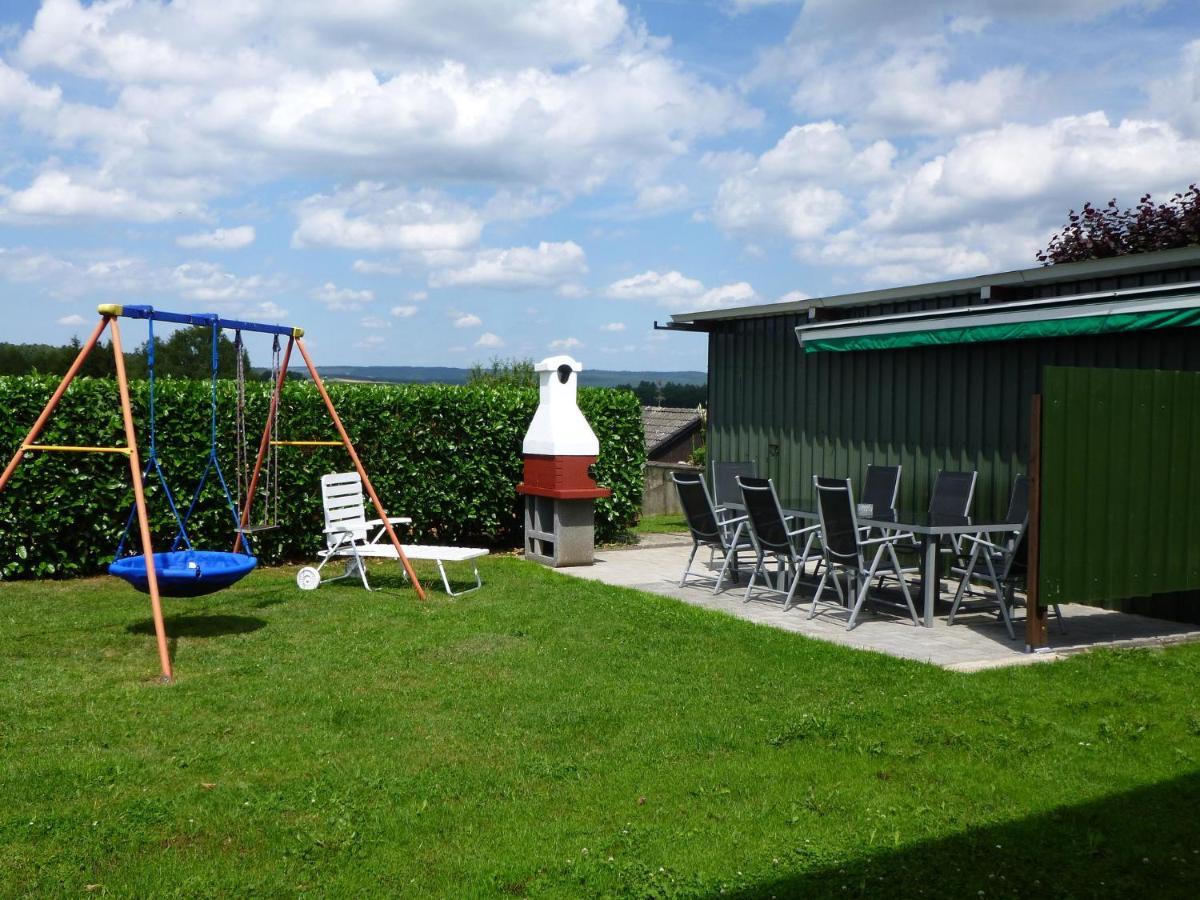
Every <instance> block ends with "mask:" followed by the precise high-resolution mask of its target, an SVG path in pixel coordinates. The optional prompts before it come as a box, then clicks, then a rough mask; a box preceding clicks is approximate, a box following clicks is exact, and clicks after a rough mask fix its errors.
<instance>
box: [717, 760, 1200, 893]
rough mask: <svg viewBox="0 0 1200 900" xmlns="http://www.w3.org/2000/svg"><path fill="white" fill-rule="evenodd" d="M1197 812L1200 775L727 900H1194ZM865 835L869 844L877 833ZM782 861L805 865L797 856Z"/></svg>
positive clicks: (1198, 862) (1199, 856)
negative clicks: (1145, 899) (1003, 899)
mask: <svg viewBox="0 0 1200 900" xmlns="http://www.w3.org/2000/svg"><path fill="white" fill-rule="evenodd" d="M1101 750H1102V748H1101V749H1100V750H1098V752H1101ZM1008 762H1010V763H1015V762H1017V761H1013V760H1009V761H1008ZM1018 764H1019V763H1018ZM1025 764H1026V765H1031V764H1036V763H1034V762H1032V761H1030V762H1027V763H1025ZM1197 809H1200V772H1197V773H1192V774H1189V775H1185V776H1183V777H1181V778H1176V779H1173V780H1171V781H1165V782H1163V783H1161V784H1156V785H1152V786H1150V787H1145V788H1139V789H1137V790H1133V791H1129V792H1126V793H1121V794H1114V795H1113V796H1111V797H1106V798H1105V799H1103V800H1098V801H1094V802H1091V803H1084V804H1080V805H1078V806H1064V807H1059V808H1057V809H1054V810H1051V811H1050V812H1047V813H1044V814H1041V815H1037V816H1031V817H1029V818H1027V819H1021V820H1019V821H1016V822H1010V823H1006V824H1003V825H996V826H991V827H986V828H973V829H969V830H967V831H964V832H963V833H961V834H957V835H954V836H953V837H949V838H943V839H941V840H934V841H926V842H922V843H918V844H914V845H911V846H909V847H904V848H902V849H898V850H894V851H885V852H879V853H875V854H872V855H869V856H867V855H865V856H864V857H863V858H861V859H857V860H847V861H846V862H845V863H841V864H834V865H826V866H823V867H820V868H816V869H814V870H812V871H809V872H805V873H803V874H798V875H794V876H791V877H786V878H782V879H779V880H777V881H769V882H764V883H762V884H760V885H757V886H755V887H752V888H747V889H743V890H741V891H740V892H738V891H735V892H733V893H732V894H730V893H726V894H725V896H727V897H728V896H734V897H742V898H751V897H755V898H757V897H835V896H836V897H867V896H870V897H995V896H1008V897H1017V896H1019V897H1035V896H1036V897H1063V898H1066V897H1138V896H1153V897H1188V898H1191V897H1195V896H1197V893H1196V886H1197V884H1200V816H1198V815H1197V813H1196V810H1197ZM863 827H864V839H865V837H866V833H867V832H868V831H870V830H873V829H874V827H875V826H874V825H867V824H864V826H863ZM780 856H781V857H785V856H786V857H788V859H787V861H788V862H789V863H791V864H793V865H796V866H803V865H805V863H806V860H805V858H804V855H803V853H802V852H798V851H796V850H793V851H792V852H791V853H790V854H788V853H781V854H780Z"/></svg>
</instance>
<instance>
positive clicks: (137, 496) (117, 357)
mask: <svg viewBox="0 0 1200 900" xmlns="http://www.w3.org/2000/svg"><path fill="white" fill-rule="evenodd" d="M110 325H111V326H112V347H113V360H114V364H115V366H116V373H117V388H118V390H119V392H120V395H121V416H122V418H123V420H124V424H125V447H124V448H120V449H121V452H123V453H124V454H125V455H126V456H128V457H129V472H130V475H131V477H132V480H133V497H134V501H135V503H136V505H137V511H138V525H139V527H140V528H141V536H142V548H143V551H144V552H145V555H146V579H147V581H148V582H149V588H150V608H151V611H152V613H153V616H154V632H155V636H156V637H157V639H158V660H159V663H160V665H161V666H162V674H163V680H164V681H166V682H170V681H171V679H172V674H171V654H170V653H169V652H168V647H167V629H166V625H165V624H164V623H163V615H162V602H161V600H160V599H159V595H158V575H157V573H156V572H155V570H154V551H153V548H152V547H151V545H150V522H149V519H148V517H147V515H146V496H145V494H144V493H143V492H142V464H141V461H140V460H139V459H138V452H137V434H136V433H135V432H134V429H133V406H132V404H131V403H130V401H129V381H128V379H127V378H126V377H125V354H124V353H123V352H122V350H121V330H120V328H119V326H118V325H117V319H116V316H115V315H112V314H109V313H107V312H106V313H104V314H102V315H101V317H100V321H99V323H98V324H97V325H96V327H95V329H94V330H93V331H92V334H91V336H90V337H89V338H88V339H87V342H86V343H84V345H83V346H82V347H81V348H80V349H79V354H78V355H77V356H76V357H75V361H74V362H73V363H71V367H70V368H69V369H67V373H66V374H65V375H64V376H63V377H62V381H60V382H59V383H58V387H57V388H55V390H54V393H53V394H52V395H51V396H50V399H49V400H48V401H46V405H45V407H43V408H42V414H41V415H40V416H38V418H37V421H36V422H34V424H33V427H32V428H31V429H29V434H28V435H27V436H26V438H25V440H24V441H22V442H21V446H20V447H18V448H17V452H16V453H14V454H13V456H12V459H10V460H9V461H8V465H7V466H5V468H4V472H3V473H0V491H3V490H4V488H5V487H6V486H7V485H8V482H9V481H10V480H11V479H12V476H13V473H14V472H15V471H16V470H17V466H18V465H19V464H20V462H21V460H22V458H24V456H25V454H26V453H27V452H29V450H30V449H34V446H33V445H34V442H35V441H36V440H37V438H38V435H40V434H41V433H42V429H43V428H45V427H46V423H47V422H48V421H49V420H50V416H51V415H53V413H54V410H55V409H56V408H57V407H58V403H59V401H60V400H62V397H63V394H65V393H66V391H67V388H68V387H70V386H71V382H72V381H74V380H75V376H76V375H78V374H79V370H80V369H81V368H82V367H83V363H84V361H85V360H86V359H87V358H88V355H89V354H90V353H91V352H92V351H93V350H94V349H95V348H96V344H97V342H98V341H99V340H100V336H101V335H102V334H103V333H104V329H106V328H108V327H109V326H110ZM36 449H43V448H36ZM55 449H70V450H73V451H78V452H96V451H97V449H98V448H91V447H78V448H55ZM108 449H113V450H116V449H117V448H108Z"/></svg>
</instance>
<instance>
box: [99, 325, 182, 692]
mask: <svg viewBox="0 0 1200 900" xmlns="http://www.w3.org/2000/svg"><path fill="white" fill-rule="evenodd" d="M112 348H113V357H114V361H115V362H116V367H117V389H118V390H119V391H120V393H121V418H122V419H123V420H124V422H125V444H126V446H128V447H129V473H130V477H131V480H132V481H133V502H134V503H135V504H136V505H137V514H138V531H139V532H140V534H141V538H142V553H143V555H144V556H145V558H146V581H147V582H148V583H149V585H148V586H149V588H150V610H151V613H152V614H153V616H154V636H155V638H156V639H157V642H158V662H159V664H160V665H161V666H162V677H163V681H165V682H167V683H170V682H171V681H172V679H173V677H174V676H173V674H172V672H171V654H170V652H169V651H168V649H167V627H166V625H165V624H164V623H163V614H162V600H161V599H160V598H159V595H158V572H157V571H156V570H155V568H154V547H153V546H152V545H151V543H150V517H149V516H148V515H147V514H146V494H145V492H144V491H143V490H142V464H141V462H140V461H139V460H138V452H137V434H136V433H135V432H134V430H133V405H132V404H131V403H130V402H129V379H128V378H126V377H125V354H124V352H123V351H122V350H121V328H120V326H119V325H118V324H117V320H116V319H113V320H112Z"/></svg>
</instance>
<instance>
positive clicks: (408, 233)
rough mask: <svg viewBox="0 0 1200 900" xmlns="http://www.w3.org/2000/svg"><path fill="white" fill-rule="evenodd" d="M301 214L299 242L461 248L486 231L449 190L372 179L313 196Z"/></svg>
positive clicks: (294, 239) (386, 247)
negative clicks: (389, 184) (406, 187)
mask: <svg viewBox="0 0 1200 900" xmlns="http://www.w3.org/2000/svg"><path fill="white" fill-rule="evenodd" d="M297 215H298V217H299V223H298V225H297V226H296V231H295V232H294V234H293V235H292V243H293V244H294V245H295V246H297V247H312V246H323V247H344V248H352V249H358V250H458V249H462V248H464V247H469V246H471V245H472V244H474V243H475V242H476V241H478V240H479V235H480V233H481V232H482V231H483V220H482V219H481V218H480V217H479V215H478V213H476V212H475V211H474V210H472V209H471V208H470V207H468V206H466V205H465V204H463V203H460V202H458V201H455V200H453V199H451V198H450V197H448V196H446V195H445V194H441V193H439V192H437V191H431V190H425V191H418V192H415V193H414V192H410V191H407V190H404V189H400V188H395V189H391V188H386V187H384V186H383V185H381V184H379V183H376V182H367V181H363V182H359V183H358V184H357V185H355V186H354V187H353V188H351V189H350V190H346V191H341V192H339V193H337V194H334V195H333V196H326V195H323V194H317V195H315V196H312V197H309V198H308V199H306V200H304V201H303V202H302V203H301V204H300V206H299V207H298V209H297ZM367 265H368V266H369V265H370V264H367ZM376 271H378V270H376Z"/></svg>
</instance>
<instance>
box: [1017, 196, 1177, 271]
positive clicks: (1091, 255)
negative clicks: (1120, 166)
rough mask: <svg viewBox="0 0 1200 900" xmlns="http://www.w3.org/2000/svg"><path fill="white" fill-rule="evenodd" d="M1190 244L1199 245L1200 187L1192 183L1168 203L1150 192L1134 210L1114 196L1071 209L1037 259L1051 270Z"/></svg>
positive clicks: (1039, 252)
mask: <svg viewBox="0 0 1200 900" xmlns="http://www.w3.org/2000/svg"><path fill="white" fill-rule="evenodd" d="M1192 244H1200V188H1198V187H1197V186H1196V185H1194V184H1193V185H1191V186H1189V187H1188V189H1187V190H1186V191H1183V192H1182V193H1178V194H1175V195H1174V196H1172V197H1171V199H1170V200H1169V201H1167V202H1166V203H1155V202H1154V201H1153V200H1152V199H1151V197H1150V195H1149V194H1146V195H1144V196H1143V197H1142V198H1141V199H1140V200H1139V201H1138V205H1137V206H1136V207H1133V208H1132V209H1121V208H1120V207H1119V206H1117V201H1116V199H1115V198H1114V199H1112V200H1109V201H1108V204H1107V205H1106V206H1104V207H1100V208H1098V207H1095V206H1092V204H1091V203H1085V204H1083V210H1082V211H1081V212H1075V210H1071V212H1070V214H1069V215H1068V216H1067V224H1066V225H1065V226H1064V227H1063V230H1062V231H1060V232H1059V233H1058V234H1056V235H1054V236H1053V237H1052V238H1050V243H1049V244H1047V245H1046V249H1045V250H1039V251H1038V253H1037V258H1038V261H1039V262H1041V263H1042V264H1043V265H1047V266H1050V265H1054V264H1055V263H1064V262H1080V261H1082V260H1085V259H1106V258H1108V257H1110V256H1124V255H1126V254H1129V253H1146V252H1148V251H1151V250H1169V249H1171V248H1173V247H1187V246H1190V245H1192Z"/></svg>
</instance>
